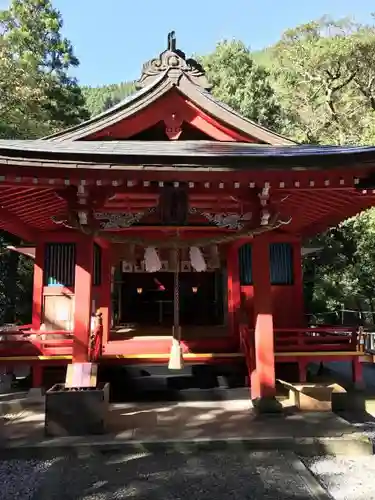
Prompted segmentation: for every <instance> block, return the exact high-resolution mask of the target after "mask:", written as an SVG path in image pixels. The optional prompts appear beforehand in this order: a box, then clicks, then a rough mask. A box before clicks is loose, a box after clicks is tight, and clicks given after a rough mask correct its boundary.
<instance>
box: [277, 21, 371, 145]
mask: <svg viewBox="0 0 375 500" xmlns="http://www.w3.org/2000/svg"><path fill="white" fill-rule="evenodd" d="M374 50H375V29H374V27H372V26H362V25H359V24H355V23H354V22H352V21H350V20H348V19H344V20H341V21H334V20H331V19H328V18H323V19H321V20H319V21H314V22H310V23H308V24H304V25H301V26H298V27H297V28H295V29H292V30H289V31H287V32H286V33H285V34H284V36H283V37H282V39H281V41H280V42H279V43H278V44H276V46H275V47H273V48H272V50H271V52H272V55H273V57H274V77H275V80H276V82H277V85H278V86H277V89H278V93H279V95H280V102H282V103H283V105H284V106H285V107H286V110H287V112H288V114H289V116H290V117H291V122H290V127H289V133H290V134H292V135H293V136H294V137H296V138H297V139H299V140H300V141H302V142H314V143H323V144H361V143H364V142H366V141H372V142H373V139H374V138H375V137H374V135H373V131H374V116H373V111H374V109H375V107H374V104H375V69H374V66H373V62H372V57H373V53H374Z"/></svg>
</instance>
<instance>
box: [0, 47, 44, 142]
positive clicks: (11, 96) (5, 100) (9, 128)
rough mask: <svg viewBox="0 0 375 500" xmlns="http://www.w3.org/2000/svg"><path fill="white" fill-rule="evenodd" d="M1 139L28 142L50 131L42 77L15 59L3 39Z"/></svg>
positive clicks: (0, 54) (0, 112) (0, 59)
mask: <svg viewBox="0 0 375 500" xmlns="http://www.w3.org/2000/svg"><path fill="white" fill-rule="evenodd" d="M0 96H1V99H0V138H6V139H17V138H18V139H26V138H29V137H40V136H43V135H46V134H47V133H49V132H50V130H51V129H50V126H49V124H48V119H47V118H48V117H47V113H46V111H45V110H44V109H43V106H42V103H45V102H46V96H45V92H44V90H43V83H42V78H41V77H40V75H39V74H38V73H37V72H31V71H30V70H29V68H28V67H27V66H26V65H25V64H24V63H22V62H21V61H17V60H15V59H14V57H13V54H12V52H11V50H10V48H9V46H8V44H7V43H5V42H4V40H3V39H1V38H0Z"/></svg>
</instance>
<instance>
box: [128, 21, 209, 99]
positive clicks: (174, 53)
mask: <svg viewBox="0 0 375 500" xmlns="http://www.w3.org/2000/svg"><path fill="white" fill-rule="evenodd" d="M163 73H164V74H165V75H166V76H167V78H169V80H170V81H171V82H172V84H173V85H175V86H176V87H178V85H179V84H180V81H181V79H182V78H186V79H188V80H189V81H190V82H191V83H193V84H194V85H197V86H198V87H202V88H203V89H205V90H210V89H211V87H212V86H211V85H210V83H209V82H208V80H207V77H206V72H205V70H204V68H203V66H202V65H201V64H199V63H198V62H197V61H196V60H195V59H192V58H188V59H186V55H185V53H184V52H182V50H179V49H177V41H176V33H175V32H174V31H171V32H169V33H168V38H167V50H165V51H164V52H162V53H161V54H160V55H159V57H157V58H155V59H151V61H148V62H146V63H145V64H144V65H143V67H142V75H141V77H140V78H139V80H138V81H137V83H136V86H137V88H138V89H142V88H144V87H147V86H148V85H150V84H152V83H153V82H154V81H155V80H156V79H158V78H159V77H160V75H161V74H163Z"/></svg>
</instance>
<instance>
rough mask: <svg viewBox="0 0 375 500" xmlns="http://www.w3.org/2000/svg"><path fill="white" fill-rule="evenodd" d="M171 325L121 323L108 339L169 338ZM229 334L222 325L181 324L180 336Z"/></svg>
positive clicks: (219, 336) (223, 335) (191, 338)
mask: <svg viewBox="0 0 375 500" xmlns="http://www.w3.org/2000/svg"><path fill="white" fill-rule="evenodd" d="M171 336H172V327H170V326H169V327H168V326H159V325H150V326H145V325H135V324H129V325H121V326H118V327H116V328H114V329H113V330H111V332H110V338H109V340H126V339H130V338H134V337H140V338H147V337H148V338H170V337H171ZM227 336H229V329H228V327H227V326H224V325H202V326H182V327H181V337H182V339H183V340H195V339H202V338H223V337H227Z"/></svg>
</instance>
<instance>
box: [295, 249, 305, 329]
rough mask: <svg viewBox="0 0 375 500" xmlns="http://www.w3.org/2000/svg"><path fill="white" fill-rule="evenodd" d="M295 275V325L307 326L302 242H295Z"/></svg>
mask: <svg viewBox="0 0 375 500" xmlns="http://www.w3.org/2000/svg"><path fill="white" fill-rule="evenodd" d="M293 275H294V276H293V277H294V317H293V321H294V323H295V324H294V325H293V326H295V327H303V326H305V323H306V321H305V304H304V291H303V267H302V246H301V242H300V241H297V242H294V243H293Z"/></svg>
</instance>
